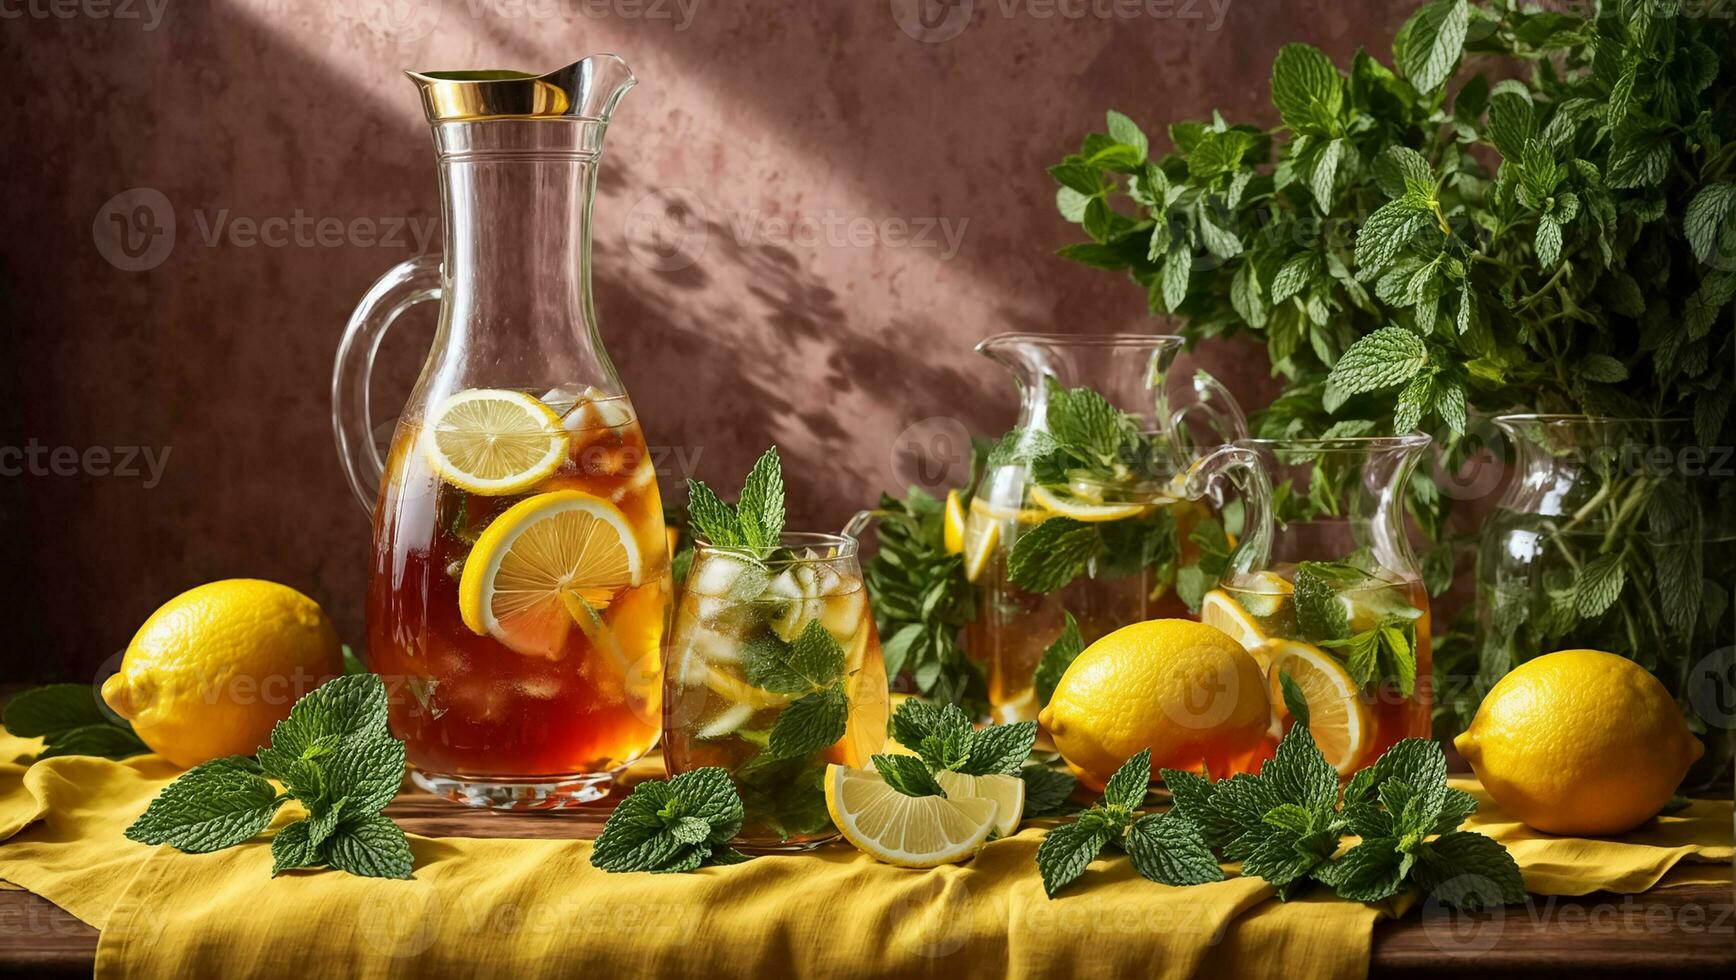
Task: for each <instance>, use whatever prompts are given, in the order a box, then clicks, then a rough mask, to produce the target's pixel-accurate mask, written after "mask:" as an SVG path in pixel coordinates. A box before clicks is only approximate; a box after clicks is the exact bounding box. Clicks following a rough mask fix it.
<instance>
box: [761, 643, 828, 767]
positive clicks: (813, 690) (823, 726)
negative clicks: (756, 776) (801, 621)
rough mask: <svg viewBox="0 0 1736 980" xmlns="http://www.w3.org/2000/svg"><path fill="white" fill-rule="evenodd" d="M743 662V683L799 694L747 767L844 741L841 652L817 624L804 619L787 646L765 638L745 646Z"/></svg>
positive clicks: (783, 758)
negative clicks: (744, 676)
mask: <svg viewBox="0 0 1736 980" xmlns="http://www.w3.org/2000/svg"><path fill="white" fill-rule="evenodd" d="M743 658H744V661H745V664H744V668H745V673H746V675H747V679H748V683H750V684H753V685H754V686H756V687H759V688H763V689H765V690H767V691H772V692H774V693H778V694H800V695H802V696H801V697H799V698H797V699H796V700H795V701H793V702H791V703H790V704H789V706H788V707H786V708H785V709H784V710H783V711H782V712H780V713H779V714H778V720H777V721H776V722H774V723H773V724H772V728H771V732H770V734H769V735H768V736H767V739H766V747H765V750H764V751H762V752H761V753H760V754H759V755H757V756H755V757H754V758H753V759H751V760H749V761H748V763H747V765H748V766H764V765H768V764H770V763H774V762H782V761H785V760H789V759H795V758H799V757H801V756H804V755H808V754H810V753H814V752H818V751H820V750H821V749H823V748H825V747H826V746H828V745H831V744H832V743H834V742H836V741H838V740H839V739H840V738H843V737H844V732H845V729H846V728H847V727H848V725H849V720H850V699H849V696H848V694H847V693H846V692H845V690H844V676H845V667H846V663H845V660H846V658H845V654H844V648H843V647H841V646H839V645H838V641H837V640H835V639H833V637H832V634H831V632H830V631H829V630H827V629H826V627H825V626H824V625H823V624H822V623H821V622H820V621H819V620H817V619H815V620H809V622H808V625H807V626H805V627H803V628H802V632H800V633H798V634H797V635H796V638H795V640H794V642H791V643H785V642H783V641H782V640H780V639H778V638H777V637H776V636H775V635H772V634H766V635H765V636H763V637H760V638H758V639H756V640H754V641H753V642H752V643H750V644H748V645H747V647H746V650H745V653H744V654H743Z"/></svg>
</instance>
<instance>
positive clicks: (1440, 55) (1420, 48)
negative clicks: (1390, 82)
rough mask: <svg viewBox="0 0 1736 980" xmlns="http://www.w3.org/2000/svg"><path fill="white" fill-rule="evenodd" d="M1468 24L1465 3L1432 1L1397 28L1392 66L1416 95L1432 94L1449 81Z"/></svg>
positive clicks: (1467, 11) (1468, 17) (1468, 11)
mask: <svg viewBox="0 0 1736 980" xmlns="http://www.w3.org/2000/svg"><path fill="white" fill-rule="evenodd" d="M1470 23H1471V9H1470V5H1469V4H1467V3H1466V2H1465V0H1434V2H1433V3H1431V4H1429V5H1428V6H1426V7H1424V8H1423V9H1421V10H1419V11H1417V12H1416V13H1415V14H1414V15H1412V17H1411V19H1410V20H1409V21H1406V22H1405V25H1404V26H1403V27H1401V28H1399V32H1398V36H1397V37H1396V38H1394V39H1393V44H1392V57H1393V62H1394V64H1396V65H1397V67H1398V70H1399V71H1400V72H1402V73H1403V74H1404V76H1405V77H1406V78H1408V79H1410V82H1411V84H1412V85H1415V86H1416V89H1417V91H1418V92H1420V93H1423V94H1427V93H1429V92H1432V91H1434V90H1435V89H1437V88H1440V87H1441V86H1442V85H1444V84H1446V81H1447V79H1448V78H1451V77H1452V74H1453V68H1454V66H1456V65H1457V64H1458V63H1459V55H1460V53H1461V52H1462V51H1463V50H1464V46H1465V33H1466V31H1467V29H1468V28H1469V26H1470Z"/></svg>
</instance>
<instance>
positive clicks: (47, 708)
mask: <svg viewBox="0 0 1736 980" xmlns="http://www.w3.org/2000/svg"><path fill="white" fill-rule="evenodd" d="M4 724H5V726H6V731H8V732H10V733H11V734H13V735H17V736H19V737H20V738H40V739H42V751H41V752H40V753H38V754H37V757H38V758H41V759H52V758H54V757H55V756H60V755H92V756H100V757H102V758H105V759H125V758H128V757H129V756H135V755H143V754H145V753H146V752H149V751H151V749H150V746H148V745H146V744H145V743H144V742H142V741H140V740H139V737H138V736H137V735H135V734H134V733H133V726H131V725H129V724H127V723H126V722H125V721H122V720H121V719H119V718H116V717H114V716H113V715H111V714H110V713H109V712H108V711H105V710H103V706H102V705H101V704H100V703H98V701H97V696H96V691H95V690H94V689H92V688H91V687H90V685H88V684H46V685H44V686H42V687H33V688H31V689H30V690H28V691H23V692H21V693H20V694H18V695H17V696H16V697H14V698H13V699H12V700H10V701H8V702H6V715H5V720H4Z"/></svg>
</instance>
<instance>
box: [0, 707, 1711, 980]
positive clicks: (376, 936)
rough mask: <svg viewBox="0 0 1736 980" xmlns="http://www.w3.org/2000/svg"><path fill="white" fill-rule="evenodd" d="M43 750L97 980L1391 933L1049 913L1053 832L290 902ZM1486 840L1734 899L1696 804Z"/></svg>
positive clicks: (523, 872) (2, 808) (65, 889)
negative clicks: (663, 871)
mask: <svg viewBox="0 0 1736 980" xmlns="http://www.w3.org/2000/svg"><path fill="white" fill-rule="evenodd" d="M33 748H34V746H33V744H32V743H30V742H28V741H25V740H21V739H15V738H11V737H9V736H6V735H4V734H3V733H0V840H4V841H5V843H4V844H0V878H3V879H6V880H8V881H11V882H13V883H16V884H18V885H20V886H22V887H24V888H26V889H29V890H30V891H32V892H34V893H36V894H38V895H41V896H42V897H44V898H46V899H48V900H50V901H52V902H54V903H55V904H57V905H59V906H61V907H62V908H64V909H66V910H67V911H69V912H71V913H72V914H73V915H75V916H77V917H78V918H80V919H82V920H84V921H85V922H88V923H90V924H91V925H93V926H96V927H97V928H98V929H100V930H102V935H101V939H100V941H99V944H98V947H97V969H96V972H97V975H98V976H99V977H102V976H134V975H138V976H150V977H156V976H162V975H176V974H194V975H215V974H219V973H221V974H227V975H233V974H237V973H239V974H244V975H278V974H296V975H306V974H307V973H308V972H309V971H310V970H311V971H314V972H315V973H317V974H324V973H342V974H344V975H353V976H360V977H373V976H396V975H411V974H416V975H423V974H428V973H431V972H432V973H435V974H437V975H478V974H485V973H486V974H490V975H493V974H502V973H510V974H513V975H518V976H525V977H538V976H555V975H564V974H570V973H573V972H577V971H580V970H583V971H587V972H592V971H595V972H597V973H598V974H599V975H605V976H606V975H610V974H612V973H614V972H617V971H622V972H628V973H630V974H631V975H645V974H681V975H687V974H696V973H704V974H722V975H727V976H749V975H751V976H754V977H767V976H786V975H787V976H796V975H803V976H807V975H854V974H876V975H887V974H898V975H917V976H945V977H947V978H949V980H955V978H956V980H963V978H967V977H976V976H983V977H989V976H997V977H998V976H1013V977H1032V976H1080V975H1139V976H1165V977H1168V976H1176V977H1179V976H1188V975H1192V974H1195V973H1202V972H1209V973H1211V974H1219V973H1227V972H1229V971H1231V970H1232V969H1233V971H1234V973H1235V974H1236V975H1238V976H1252V977H1259V976H1266V975H1270V976H1273V977H1291V976H1297V975H1303V976H1322V977H1360V976H1362V975H1364V974H1365V973H1366V971H1367V966H1368V960H1369V948H1370V942H1371V936H1372V927H1373V925H1374V922H1375V920H1376V919H1377V918H1378V917H1379V916H1380V915H1382V914H1384V913H1383V910H1381V909H1377V908H1374V907H1370V906H1365V905H1361V904H1358V903H1353V902H1344V901H1338V900H1335V899H1331V898H1329V897H1327V896H1326V895H1325V894H1324V893H1323V892H1320V891H1316V892H1314V893H1312V894H1311V895H1310V896H1309V897H1307V898H1305V899H1302V900H1300V901H1294V902H1290V903H1280V902H1276V901H1272V900H1271V897H1272V891H1271V889H1270V888H1268V887H1267V886H1266V885H1265V884H1264V883H1263V882H1260V881H1259V880H1257V879H1242V878H1232V879H1230V880H1228V881H1224V882H1220V883H1217V884H1213V885H1203V886H1198V887H1194V888H1185V889H1182V888H1168V887H1165V886H1162V885H1156V884H1153V883H1151V882H1148V881H1145V880H1144V879H1142V878H1140V877H1138V876H1137V875H1136V874H1134V872H1133V870H1132V869H1131V867H1130V866H1129V865H1128V862H1127V861H1126V860H1124V859H1116V860H1103V861H1100V862H1098V863H1097V864H1095V865H1094V866H1093V867H1092V869H1091V871H1090V872H1089V874H1088V876H1087V879H1086V880H1085V881H1084V882H1082V883H1081V884H1080V885H1079V886H1076V887H1075V888H1074V889H1072V890H1070V891H1069V892H1067V893H1064V894H1063V895H1062V897H1060V898H1058V899H1055V900H1053V901H1051V900H1049V899H1047V898H1045V897H1044V896H1043V891H1042V885H1041V883H1040V881H1039V879H1038V876H1037V874H1036V870H1035V863H1034V854H1035V852H1036V848H1037V844H1038V842H1039V841H1041V840H1042V836H1043V831H1042V830H1041V829H1035V828H1032V829H1026V830H1024V831H1022V832H1021V833H1019V834H1017V835H1016V836H1014V837H1011V838H1008V839H1007V840H1003V841H996V842H995V843H992V844H990V845H988V846H987V847H986V848H984V849H983V852H982V853H981V854H980V855H979V856H978V857H977V858H976V859H975V860H974V861H972V862H970V863H969V864H966V865H962V866H953V867H944V868H938V869H935V870H932V871H926V872H920V871H906V870H901V869H898V868H892V867H887V866H885V865H881V864H877V863H875V862H873V861H871V860H869V859H868V858H866V857H865V856H863V855H860V854H856V853H854V852H852V851H848V850H845V849H842V848H827V849H822V850H821V851H818V852H815V853H811V854H807V855H800V856H793V857H765V858H759V859H756V860H754V861H750V862H747V863H746V864H742V865H737V866H733V867H727V868H708V869H704V870H702V871H699V872H697V873H693V874H685V875H647V874H629V875H607V874H603V873H601V872H598V871H596V870H594V869H593V868H591V866H590V862H589V858H590V844H589V843H587V842H583V841H546V840H474V839H468V838H441V839H430V838H422V837H415V836H412V837H411V849H412V851H413V852H414V853H415V857H416V870H415V876H416V877H415V880H414V881H408V882H405V881H381V880H371V879H362V878H354V877H350V876H347V875H341V874H337V873H332V872H314V873H306V872H298V873H292V874H290V875H287V876H285V877H282V878H278V879H275V880H274V879H272V878H271V877H270V866H271V859H270V854H269V846H268V844H267V843H265V842H264V841H261V842H256V843H250V844H246V845H243V846H241V847H236V848H232V849H230V850H227V851H220V852H218V853H215V854H206V855H191V854H182V853H180V852H177V851H175V850H173V849H170V848H166V847H161V848H151V847H146V846H144V845H140V844H135V843H132V842H131V841H128V840H126V839H125V838H124V837H122V835H121V831H122V829H123V828H124V827H125V826H126V825H127V824H128V823H130V822H131V821H132V820H133V819H134V818H135V817H136V816H137V815H138V814H139V813H141V812H142V811H143V810H144V808H145V805H146V804H147V803H148V802H149V800H150V798H151V797H152V796H153V795H154V794H155V793H156V792H157V790H158V789H160V788H161V787H162V785H163V784H164V783H166V782H167V781H168V780H169V779H171V778H172V777H173V776H174V774H175V773H174V770H172V769H171V768H170V767H169V766H168V765H167V764H165V763H163V762H162V761H161V760H158V759H156V758H154V757H149V756H147V757H142V758H138V759H133V760H130V761H128V762H125V763H115V762H108V761H105V760H101V759H85V758H68V759H52V760H46V761H44V762H41V763H39V764H36V765H33V766H29V765H27V763H28V761H29V753H30V752H31V751H32V749H33ZM1460 785H1461V788H1466V789H1469V790H1472V791H1473V792H1476V791H1477V788H1476V785H1475V783H1473V782H1470V781H1462V782H1461V783H1460ZM289 816H290V815H289V814H285V815H284V818H285V819H288V818H289ZM1478 825H1479V826H1478V829H1481V830H1483V831H1484V832H1486V833H1489V834H1491V835H1492V836H1496V837H1498V838H1501V839H1503V840H1507V841H1509V842H1510V846H1511V847H1512V848H1513V852H1514V856H1515V858H1516V859H1517V860H1518V861H1519V864H1520V867H1521V869H1522V870H1523V871H1524V872H1525V877H1526V883H1527V885H1528V886H1529V887H1531V888H1532V889H1533V890H1534V891H1536V892H1538V893H1541V894H1553V895H1578V894H1584V893H1587V892H1591V891H1597V890H1602V889H1609V890H1615V891H1630V892H1631V891H1640V890H1643V889H1645V888H1648V887H1650V886H1652V885H1653V884H1655V883H1657V882H1658V881H1659V880H1660V879H1661V878H1663V877H1664V875H1665V874H1666V872H1669V871H1670V869H1671V868H1672V867H1674V866H1676V865H1677V864H1678V863H1681V862H1705V864H1703V865H1702V867H1704V869H1705V874H1704V876H1701V877H1703V878H1704V880H1724V881H1727V880H1729V875H1730V861H1731V857H1732V849H1731V843H1730V839H1731V805H1730V803H1728V802H1698V803H1695V804H1694V805H1693V806H1692V807H1691V808H1690V809H1689V810H1688V811H1686V812H1685V813H1683V814H1680V815H1678V816H1674V817H1666V818H1663V819H1661V820H1659V821H1658V822H1657V824H1656V826H1654V827H1649V828H1647V829H1645V830H1642V831H1640V832H1637V833H1635V834H1632V835H1629V836H1628V837H1626V838H1624V839H1622V840H1619V841H1618V840H1607V841H1588V840H1574V839H1566V838H1550V837H1547V836H1545V835H1540V834H1536V833H1535V832H1532V831H1529V830H1527V829H1525V828H1523V827H1521V826H1518V825H1517V824H1515V823H1513V822H1512V821H1511V820H1509V819H1507V818H1506V817H1505V816H1504V815H1503V814H1501V813H1500V812H1499V809H1498V808H1496V807H1495V806H1494V805H1493V804H1492V803H1488V802H1487V801H1486V800H1485V803H1484V809H1483V812H1482V813H1480V815H1479V819H1478ZM1679 874H1680V872H1678V875H1679ZM1695 877H1696V876H1693V875H1690V876H1689V877H1688V880H1695ZM1672 880H1677V876H1672Z"/></svg>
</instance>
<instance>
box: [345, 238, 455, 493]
mask: <svg viewBox="0 0 1736 980" xmlns="http://www.w3.org/2000/svg"><path fill="white" fill-rule="evenodd" d="M439 298H440V256H439V255H418V256H416V257H415V258H413V259H409V260H407V261H404V262H400V263H398V264H397V265H395V266H393V267H392V268H391V270H390V271H388V272H387V273H386V274H385V275H383V276H381V277H380V278H379V279H377V280H375V282H374V285H373V287H372V288H370V289H369V290H368V293H367V295H366V296H363V297H362V301H361V303H359V304H357V306H356V311H355V312H354V313H352V314H350V322H349V324H348V325H346V326H345V327H344V337H343V340H342V341H341V342H340V343H339V344H338V356H337V362H336V363H335V364H334V365H333V367H332V435H333V436H334V437H335V438H336V439H337V444H338V459H339V460H340V461H342V463H343V465H344V475H345V476H347V477H348V478H349V481H350V489H351V490H352V491H354V493H355V495H356V500H357V501H358V502H359V503H360V504H361V505H362V509H363V510H366V511H367V512H368V513H370V514H372V513H373V511H374V500H375V498H376V497H377V496H378V495H379V492H380V479H381V476H382V474H383V473H384V472H385V469H386V461H385V460H384V459H381V458H380V449H379V446H378V445H377V444H376V443H375V441H374V418H373V412H372V410H371V408H370V406H369V394H368V393H369V383H370V382H371V381H372V380H373V374H374V357H375V355H377V354H378V353H379V351H380V341H381V340H382V339H384V338H385V336H386V329H387V328H388V327H390V326H391V325H392V323H393V322H394V321H396V320H397V319H398V315H399V314H401V313H403V312H404V311H405V310H407V309H409V308H410V307H412V306H414V305H416V304H417V303H424V302H427V301H429V300H438V299H439Z"/></svg>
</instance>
